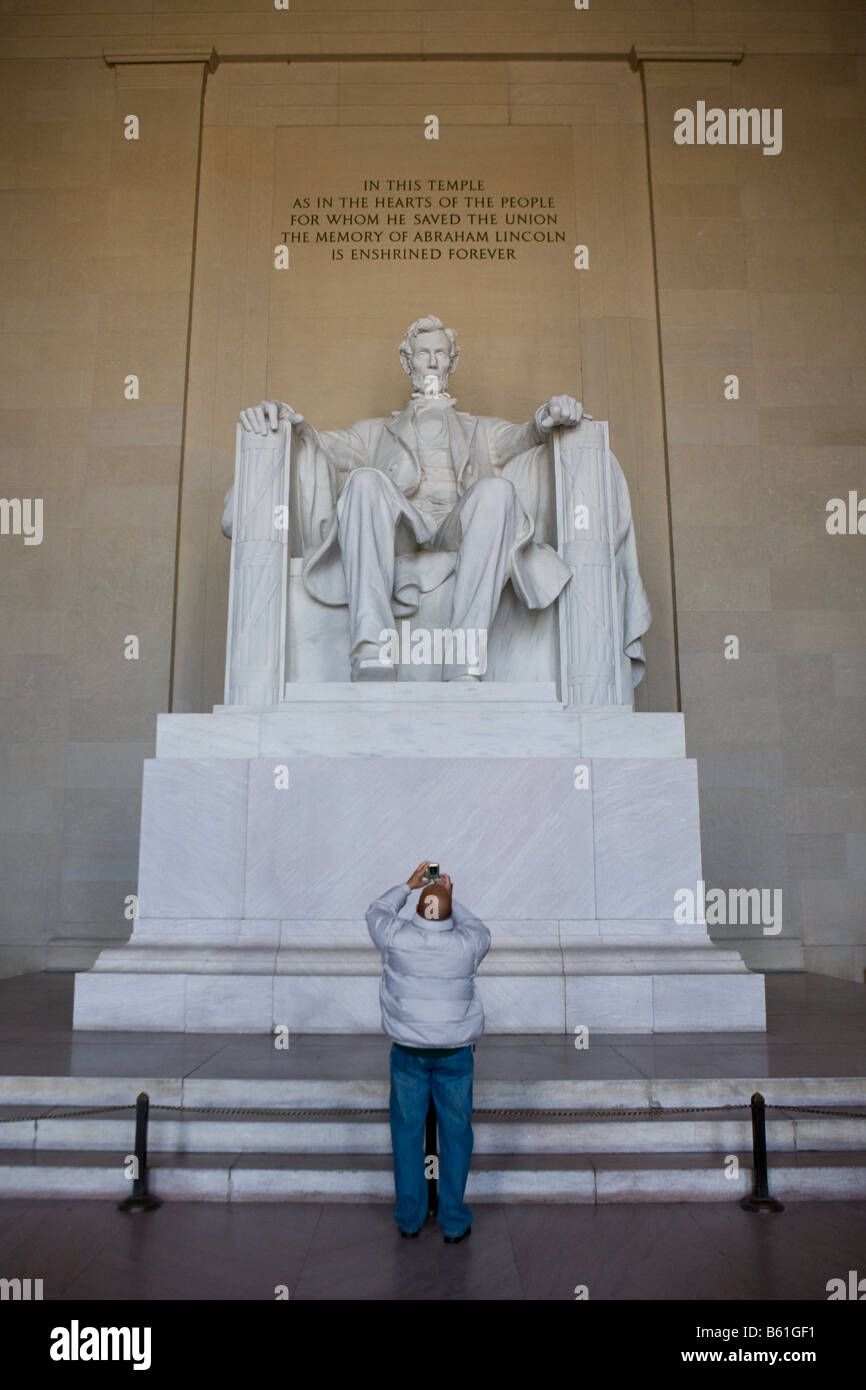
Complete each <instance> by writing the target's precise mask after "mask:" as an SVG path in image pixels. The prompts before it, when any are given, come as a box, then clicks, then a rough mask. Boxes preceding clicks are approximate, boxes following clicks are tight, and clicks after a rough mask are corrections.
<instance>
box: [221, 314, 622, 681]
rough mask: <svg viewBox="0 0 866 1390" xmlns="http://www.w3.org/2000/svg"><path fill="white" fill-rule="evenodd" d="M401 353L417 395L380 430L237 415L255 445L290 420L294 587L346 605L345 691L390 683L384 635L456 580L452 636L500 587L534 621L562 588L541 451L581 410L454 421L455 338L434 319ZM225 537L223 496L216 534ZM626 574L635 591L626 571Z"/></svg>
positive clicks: (411, 334) (277, 409)
mask: <svg viewBox="0 0 866 1390" xmlns="http://www.w3.org/2000/svg"><path fill="white" fill-rule="evenodd" d="M399 353H400V361H401V363H402V366H403V370H404V372H405V373H406V374H407V375H408V376H409V378H410V380H411V383H412V387H413V390H412V393H411V396H410V398H409V400H408V401H407V402H406V404H405V406H404V407H403V409H402V410H398V411H395V412H394V413H393V414H392V416H391V418H390V419H370V420H359V421H357V422H356V423H355V424H354V425H352V426H351V427H350V428H349V429H343V430H318V429H315V428H314V427H313V426H312V425H310V424H309V423H308V422H307V421H306V420H305V419H304V417H303V416H302V415H301V414H299V413H298V412H297V411H296V410H295V409H293V408H292V407H291V406H289V405H286V404H284V403H282V402H279V401H262V402H261V404H260V405H258V406H252V407H249V408H248V409H245V410H242V411H241V414H240V422H241V425H242V427H243V430H244V431H248V432H250V433H251V434H257V435H261V436H268V435H269V434H272V433H273V432H275V431H276V430H277V429H278V428H279V425H280V422H283V421H289V422H291V426H292V473H293V487H294V489H295V496H294V501H293V504H292V529H293V532H294V533H295V534H296V535H297V534H298V533H299V539H300V547H301V553H302V555H303V583H304V586H305V588H306V591H307V593H308V594H310V595H311V596H312V597H313V598H314V599H316V600H318V601H319V602H320V603H324V604H330V605H340V604H343V605H348V609H349V633H350V639H349V640H350V652H349V656H350V669H351V678H352V680H353V681H367V680H377V681H381V680H396V679H397V669H396V666H395V664H394V663H393V662H392V661H391V660H390V658H389V657H388V656H387V654H385V655H383V637H384V634H386V633H387V632H389V631H392V630H393V627H394V618H395V616H399V617H411V616H412V615H413V614H415V613H417V611H418V602H419V595H420V594H421V593H428V592H430V591H432V590H433V589H437V588H438V587H439V586H440V585H441V584H443V583H444V582H445V581H446V579H448V578H449V577H450V576H451V575H452V574H453V576H454V582H453V599H452V604H451V615H450V623H449V627H450V628H451V629H452V630H454V631H462V632H466V633H470V632H474V633H482V632H483V633H485V634H486V633H487V632H488V631H489V629H490V628H492V626H493V621H494V618H495V616H496V612H497V608H498V607H499V602H500V598H501V595H502V591H503V588H504V587H505V585H506V583H508V581H509V580H510V582H511V586H512V588H513V590H514V593H515V594H516V595H517V598H518V599H519V600H520V602H521V603H522V604H524V605H525V606H526V607H527V608H528V609H535V610H537V609H543V608H547V607H548V606H549V605H550V604H552V603H553V602H554V601H555V599H556V598H557V596H558V595H559V594H560V592H561V591H562V589H563V588H564V586H565V585H566V584H567V583H568V582H569V580H571V578H572V571H571V569H570V568H569V567H568V566H567V565H566V564H565V562H564V561H563V559H562V558H561V557H560V556H559V555H558V554H557V552H556V550H555V549H554V548H553V547H554V545H555V544H556V539H555V531H554V525H553V520H552V518H553V505H552V499H553V464H552V454H553V451H552V449H551V448H550V447H549V442H550V439H551V436H552V432H553V431H555V430H559V429H562V428H563V427H574V426H577V425H578V424H579V423H580V421H581V418H582V416H583V408H582V406H581V404H580V402H579V401H577V400H575V399H574V397H572V396H569V395H556V396H552V397H551V398H550V399H549V400H547V401H546V402H545V403H544V404H543V405H541V406H539V407H538V409H537V410H536V412H535V414H534V416H533V418H532V419H531V420H529V421H527V422H526V423H525V424H522V425H514V424H510V423H509V422H508V421H506V420H501V419H498V418H496V417H492V416H475V415H469V414H466V413H465V412H463V411H460V410H457V408H456V400H455V398H454V397H453V396H451V395H449V393H448V391H447V389H446V388H447V386H448V382H449V379H450V377H451V376H452V374H453V372H454V369H455V367H456V365H457V359H458V355H459V348H458V346H457V335H456V333H455V332H454V330H453V329H450V328H445V327H444V325H443V324H442V322H441V320H440V319H438V318H435V317H433V316H432V315H428V316H426V317H425V318H420V319H417V320H416V321H415V322H414V323H413V324H412V325H411V326H410V327H409V328H408V329H407V331H406V336H405V338H404V340H403V342H402V343H401V344H400V348H399ZM617 474H618V479H617V480H615V486H617V488H618V493H617V496H618V500H619V501H620V504H621V505H620V510H621V512H622V520H623V536H626V532H628V539H629V540H630V538H631V514H630V508H629V505H628V492H627V488H626V486H625V480H624V478H622V474H621V470H619V466H618V465H617ZM620 479H621V487H620V486H619V480H620ZM623 491H624V505H623V498H622V492H623ZM231 526H232V493H231V491H230V492H229V493H228V495H227V497H226V506H225V512H224V515H223V522H222V529H223V532H224V534H225V535H227V536H230V535H231ZM548 541H552V542H553V545H551V544H549V543H548ZM634 571H635V577H636V578H637V582H638V584H639V583H640V580H639V576H637V572H636V564H635V566H634ZM641 587H642V586H641ZM635 636H636V637H639V636H640V634H639V633H638V634H635ZM453 655H454V653H453V651H452V652H451V653H450V656H449V657H448V658H446V660H445V661H444V662H443V666H442V671H441V677H442V679H443V680H461V681H474V680H478V679H480V673H479V672H478V671H477V670H473V669H472V667H471V665H470V664H469V663H468V662H464V663H462V664H459V663H457V662H455V661H453V660H451V657H453ZM641 669H642V668H641ZM638 678H639V677H638Z"/></svg>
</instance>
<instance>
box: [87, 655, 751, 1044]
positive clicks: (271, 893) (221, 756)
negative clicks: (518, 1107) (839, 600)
mask: <svg viewBox="0 0 866 1390" xmlns="http://www.w3.org/2000/svg"><path fill="white" fill-rule="evenodd" d="M581 769H585V772H582V771H581ZM585 781H586V782H588V785H583V783H584V782H585ZM427 858H431V859H438V860H439V861H440V862H441V863H442V865H443V867H444V868H446V869H447V871H448V872H449V873H450V874H451V876H452V878H453V880H454V885H455V889H454V891H455V896H456V897H457V898H458V899H459V900H460V901H462V902H464V903H465V904H466V905H467V906H468V907H470V908H471V909H472V911H473V912H475V913H476V915H478V916H479V917H481V918H482V919H483V920H484V921H486V922H487V924H488V925H489V926H490V928H491V931H492V934H493V946H492V949H491V951H490V953H489V955H488V957H487V959H486V960H485V962H484V964H483V966H482V969H481V972H480V976H479V979H480V983H481V989H482V994H483V998H484V1006H485V1013H486V1018H487V1030H488V1032H503V1033H519V1032H527V1033H563V1032H565V1033H571V1032H572V1031H573V1030H574V1029H575V1027H577V1026H578V1025H582V1024H585V1025H588V1026H589V1027H590V1029H593V1030H596V1031H601V1032H617V1033H628V1032H635V1033H647V1032H680V1031H683V1032H695V1031H698V1030H706V1031H711V1030H712V1031H719V1030H725V1029H735V1030H737V1031H742V1030H748V1029H763V1028H764V1026H765V1016H764V981H763V977H762V976H761V975H757V974H753V973H751V972H750V971H748V970H747V968H746V966H745V965H744V963H743V960H742V958H741V956H740V955H739V953H738V952H737V951H734V950H728V949H723V948H721V947H718V946H715V945H713V943H712V942H711V941H710V939H709V937H708V935H707V931H706V928H705V926H704V925H703V924H702V923H698V924H696V925H677V924H675V922H674V905H675V894H676V892H677V890H678V889H682V888H691V889H693V890H694V888H695V886H696V884H697V883H698V882H699V881H700V879H701V878H702V873H701V852H700V840H699V815H698V793H697V776H696V766H695V763H694V762H693V761H692V760H690V759H687V758H686V757H685V756H684V746H683V728H682V719H681V716H679V715H658V714H634V713H633V712H632V711H631V710H630V709H629V708H627V707H616V706H613V707H591V708H590V707H587V708H584V709H578V710H566V709H564V708H563V707H562V706H561V705H560V703H559V702H558V700H557V699H556V694H555V690H554V687H553V686H552V685H551V686H546V685H544V684H540V683H532V684H528V685H525V686H521V685H514V684H510V685H507V684H503V683H494V682H489V683H481V684H479V685H473V686H467V685H463V684H458V685H431V684H425V683H417V684H412V683H409V682H407V683H405V684H403V683H397V684H395V685H366V686H362V685H354V686H352V685H347V684H334V685H332V686H328V685H323V686H315V687H314V686H310V685H306V686H304V685H299V686H297V687H290V688H289V698H288V699H287V700H286V701H285V702H284V703H283V704H282V705H277V706H273V707H270V708H268V709H258V710H254V709H248V708H237V707H232V708H220V707H218V708H217V709H216V710H215V711H214V713H213V714H210V715H195V714H191V715H165V716H161V717H160V719H159V724H158V735H157V749H156V758H154V759H152V760H149V761H148V762H146V763H145V770H144V789H143V802H142V828H141V854H140V867H139V917H138V919H137V920H136V922H135V926H134V930H133V933H132V936H131V938H130V940H129V942H128V943H127V944H126V945H124V946H121V947H112V948H110V949H107V950H104V951H103V952H102V953H101V954H100V956H99V958H98V960H97V961H96V963H95V964H94V966H93V967H92V969H91V970H89V971H87V972H85V973H82V974H79V976H78V977H77V980H76V991H75V1027H76V1028H90V1029H108V1028H111V1029H118V1028H124V1029H130V1028H135V1029H142V1030H153V1031H177V1032H184V1031H187V1032H248V1033H270V1032H272V1031H273V1030H274V1028H276V1027H278V1026H280V1025H285V1026H286V1027H288V1029H289V1030H290V1032H295V1031H299V1032H316V1033H360V1032H378V1031H379V1028H380V1016H379V1004H378V984H379V977H380V961H379V956H378V953H377V952H376V951H375V949H374V948H373V946H372V943H371V942H370V939H369V936H368V934H367V930H366V926H365V923H364V912H365V910H366V908H367V906H368V904H369V903H370V901H371V900H372V899H373V898H375V897H377V896H378V895H379V894H380V893H381V892H383V891H384V890H385V889H386V888H389V887H391V886H392V885H393V884H395V883H397V882H399V881H401V880H405V878H406V877H407V876H408V874H409V872H410V871H411V869H412V868H413V867H414V866H415V864H417V863H418V862H419V860H421V859H427ZM410 903H414V896H413V898H412V899H410Z"/></svg>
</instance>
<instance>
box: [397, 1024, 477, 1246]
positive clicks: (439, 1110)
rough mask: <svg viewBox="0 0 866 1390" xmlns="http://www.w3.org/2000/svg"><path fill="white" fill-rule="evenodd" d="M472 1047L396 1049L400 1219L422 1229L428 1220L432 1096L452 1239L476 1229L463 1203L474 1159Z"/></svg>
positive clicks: (442, 1220) (442, 1199)
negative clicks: (427, 1051) (425, 1053)
mask: <svg viewBox="0 0 866 1390" xmlns="http://www.w3.org/2000/svg"><path fill="white" fill-rule="evenodd" d="M473 1070H474V1063H473V1057H472V1047H471V1045H469V1046H468V1047H464V1048H461V1050H460V1051H459V1052H455V1053H454V1055H453V1056H452V1057H413V1056H412V1054H411V1053H409V1052H401V1051H400V1050H399V1048H397V1047H393V1046H392V1048H391V1102H390V1116H391V1145H392V1148H393V1151H394V1187H395V1190H396V1194H397V1205H396V1207H395V1209H394V1220H395V1221H396V1222H397V1225H398V1226H399V1227H400V1229H401V1230H402V1231H417V1230H420V1228H421V1227H422V1226H423V1225H424V1221H425V1220H426V1217H427V1178H426V1176H425V1171H424V1170H425V1164H424V1159H425V1155H424V1125H425V1121H426V1119H427V1109H428V1107H429V1104H430V1097H431V1094H432V1097H433V1104H434V1105H435V1106H436V1119H437V1126H438V1131H439V1211H438V1216H437V1219H438V1221H439V1225H440V1226H441V1227H442V1231H443V1234H444V1235H446V1236H460V1235H462V1234H463V1232H464V1231H465V1230H466V1228H467V1227H468V1226H471V1225H472V1212H471V1211H470V1209H469V1207H467V1206H466V1204H465V1202H464V1201H463V1193H464V1190H465V1188H466V1179H467V1177H468V1176H469V1164H470V1161H471V1158H472V1125H471V1124H470V1119H471V1116H472V1074H473Z"/></svg>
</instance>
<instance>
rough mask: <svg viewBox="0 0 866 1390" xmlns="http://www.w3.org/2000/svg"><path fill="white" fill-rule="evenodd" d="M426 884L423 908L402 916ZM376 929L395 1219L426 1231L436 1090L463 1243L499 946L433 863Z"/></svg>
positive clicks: (393, 895)
mask: <svg viewBox="0 0 866 1390" xmlns="http://www.w3.org/2000/svg"><path fill="white" fill-rule="evenodd" d="M428 871H430V872H428ZM434 873H435V875H436V876H435V877H431V874H434ZM418 888H420V889H421V893H420V895H419V897H418V902H417V904H416V907H415V913H414V915H408V916H402V915H401V909H402V908H403V907H404V906H405V904H406V901H407V899H408V897H409V894H410V892H412V891H413V890H414V889H418ZM367 927H368V929H369V932H370V935H371V937H372V938H373V941H374V943H375V944H376V946H377V947H378V949H379V951H380V952H381V954H382V965H383V968H382V981H381V985H380V987H379V1000H380V1003H381V1007H382V1031H383V1032H384V1033H385V1034H386V1035H387V1036H388V1037H389V1038H390V1039H391V1040H392V1043H393V1046H392V1048H391V1099H390V1107H389V1108H390V1118H391V1143H392V1148H393V1153H394V1187H395V1190H396V1195H397V1205H396V1208H395V1210H394V1219H395V1220H396V1222H397V1225H398V1227H399V1229H400V1234H401V1235H403V1236H417V1235H418V1233H419V1231H420V1229H421V1227H422V1226H423V1224H424V1221H425V1219H426V1216H427V1179H426V1176H425V1171H424V1167H425V1154H424V1130H425V1122H426V1118H427V1110H428V1107H429V1104H430V1099H431V1096H432V1099H433V1104H434V1105H435V1107H436V1116H437V1119H438V1124H439V1149H440V1158H439V1210H438V1221H439V1225H440V1226H441V1227H442V1232H443V1234H444V1237H445V1241H446V1243H448V1244H456V1243H457V1242H458V1241H461V1240H463V1239H465V1237H466V1236H468V1235H469V1234H470V1231H471V1229H472V1212H471V1211H470V1209H469V1207H467V1206H466V1204H465V1203H464V1201H463V1193H464V1191H465V1188H466V1179H467V1177H468V1176H469V1164H470V1160H471V1158H472V1125H471V1123H470V1121H471V1116H472V1077H473V1071H474V1059H473V1055H472V1054H473V1050H474V1049H473V1047H472V1044H473V1043H474V1042H475V1040H476V1039H477V1038H480V1037H481V1034H482V1033H483V1032H484V1009H483V1006H482V1003H481V998H480V995H479V993H478V987H477V984H476V980H475V974H476V971H477V969H478V966H479V965H480V964H481V962H482V960H483V959H484V957H485V956H486V955H487V952H488V951H489V949H490V932H489V930H488V928H487V927H486V926H485V925H484V923H483V922H480V921H479V920H478V918H477V917H473V915H472V913H471V912H469V911H467V909H466V908H465V907H463V906H462V905H461V904H460V903H458V902H456V901H452V884H451V879H450V878H449V877H448V875H447V874H441V875H440V874H438V866H432V868H431V865H430V861H429V860H425V861H424V862H423V863H422V864H419V865H418V867H417V869H415V871H414V873H413V874H412V875H411V877H410V878H409V879H408V880H407V882H406V883H400V884H397V886H396V887H394V888H389V889H388V891H387V893H383V894H382V896H381V898H377V899H376V901H375V902H374V903H371V904H370V907H369V908H368V910H367Z"/></svg>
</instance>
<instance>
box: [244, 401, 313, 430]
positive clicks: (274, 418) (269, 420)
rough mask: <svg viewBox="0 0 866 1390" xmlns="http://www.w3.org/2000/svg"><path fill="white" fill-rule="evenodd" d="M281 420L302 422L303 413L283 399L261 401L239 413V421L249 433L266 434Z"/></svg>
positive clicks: (293, 422)
mask: <svg viewBox="0 0 866 1390" xmlns="http://www.w3.org/2000/svg"><path fill="white" fill-rule="evenodd" d="M282 420H291V422H292V424H293V425H302V424H303V423H304V417H303V415H299V414H298V412H297V411H296V410H294V409H293V408H292V407H291V406H290V405H286V404H285V402H284V401H262V402H261V403H260V404H259V405H251V406H248V407H247V409H246V410H242V411H241V414H240V422H241V424H242V425H243V427H244V429H245V430H247V431H248V432H249V433H250V434H264V435H268V434H270V433H271V432H272V431H275V430H276V429H277V428H278V427H279V424H280V422H281V421H282Z"/></svg>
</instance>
